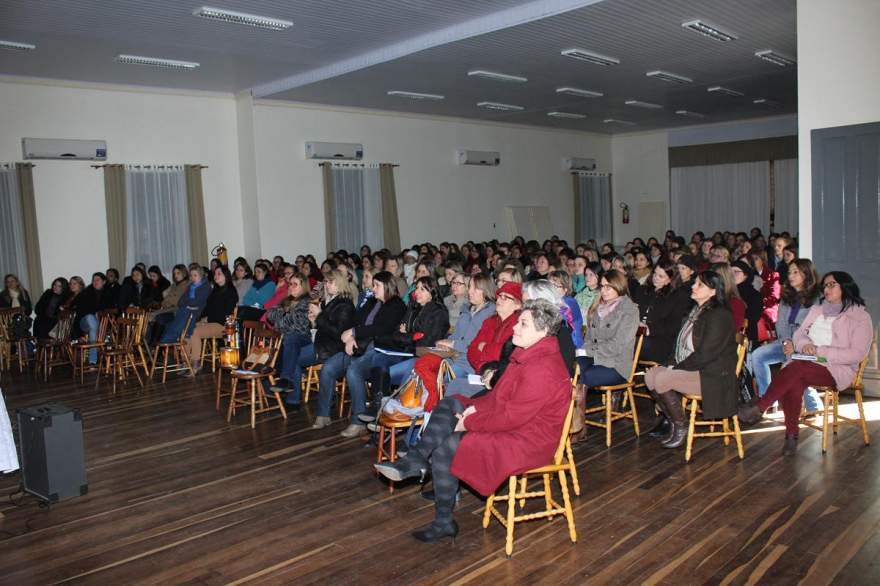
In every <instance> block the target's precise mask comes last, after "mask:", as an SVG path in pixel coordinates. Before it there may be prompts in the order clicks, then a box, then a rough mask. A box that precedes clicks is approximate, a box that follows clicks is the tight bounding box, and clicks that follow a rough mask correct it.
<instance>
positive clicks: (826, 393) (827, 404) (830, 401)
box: [801, 340, 876, 454]
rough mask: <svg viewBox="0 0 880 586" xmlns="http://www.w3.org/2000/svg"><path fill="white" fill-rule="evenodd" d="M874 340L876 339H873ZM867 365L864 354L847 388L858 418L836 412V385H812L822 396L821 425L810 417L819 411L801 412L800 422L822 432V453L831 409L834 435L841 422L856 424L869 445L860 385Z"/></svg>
mask: <svg viewBox="0 0 880 586" xmlns="http://www.w3.org/2000/svg"><path fill="white" fill-rule="evenodd" d="M875 341H876V340H875ZM867 366H868V357H867V356H865V358H864V359H862V361H861V362H859V367H858V370H856V377H855V378H854V379H853V382H852V384H851V385H850V386H849V389H850V390H851V391H852V392H853V394H854V395H855V396H856V405H858V408H859V418H858V419H850V418H849V417H844V416H843V415H840V414H839V413H838V411H837V410H838V406H839V400H840V391H839V390H838V389H837V387H836V386H834V385H831V386H820V387H814V388H815V389H816V392H817V393H819V395H821V396H822V402H823V407H822V410H821V414H822V425H821V426H820V425H818V424H816V423H814V422H812V421H810V420H811V419H812V417H813V416H814V415H818V414H819V413H820V412H819V411H812V412H807V411H803V410H802V412H801V420H802V421H801V423H803V424H804V425H806V426H807V427H811V428H813V429H817V430H819V431H821V432H822V453H823V454H824V453H825V452H827V451H828V411H829V410H830V411H831V417H832V423H831V429H832V431H833V432H834V435H837V430H838V428H839V427H840V425H841V424H843V425H858V426H859V427H861V428H862V439H863V440H864V441H865V445H866V446H869V445H871V436H870V435H868V423H867V421H866V420H865V406H864V404H863V403H862V392H863V391H864V386H863V385H862V378H863V377H864V375H865V368H866V367H867Z"/></svg>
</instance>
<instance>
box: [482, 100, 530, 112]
mask: <svg viewBox="0 0 880 586" xmlns="http://www.w3.org/2000/svg"><path fill="white" fill-rule="evenodd" d="M477 107H479V108H485V109H486V110H501V111H503V112H519V111H520V110H525V108H523V107H522V106H514V105H513V104H500V103H498V102H477Z"/></svg>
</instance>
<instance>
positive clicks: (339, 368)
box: [318, 352, 351, 417]
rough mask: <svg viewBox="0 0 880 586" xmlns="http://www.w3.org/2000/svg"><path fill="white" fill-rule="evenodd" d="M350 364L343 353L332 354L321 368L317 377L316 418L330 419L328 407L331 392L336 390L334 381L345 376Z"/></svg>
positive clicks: (349, 360) (331, 401)
mask: <svg viewBox="0 0 880 586" xmlns="http://www.w3.org/2000/svg"><path fill="white" fill-rule="evenodd" d="M350 363H351V356H349V355H348V354H346V353H345V352H339V353H337V354H334V355H333V356H331V357H330V358H328V359H327V360H326V361H324V366H323V367H322V368H321V374H320V376H319V377H318V381H319V386H318V417H330V407H331V406H332V405H333V391H334V390H335V389H336V381H337V379H339V378H341V377H342V375H344V374H345V371H346V370H347V369H348V366H349V364H350Z"/></svg>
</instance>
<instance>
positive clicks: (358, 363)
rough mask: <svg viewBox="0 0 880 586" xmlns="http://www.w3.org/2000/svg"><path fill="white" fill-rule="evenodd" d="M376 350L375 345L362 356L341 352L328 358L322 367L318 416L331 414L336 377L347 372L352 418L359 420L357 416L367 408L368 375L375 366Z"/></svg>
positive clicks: (353, 420) (346, 378)
mask: <svg viewBox="0 0 880 586" xmlns="http://www.w3.org/2000/svg"><path fill="white" fill-rule="evenodd" d="M375 354H376V351H375V350H373V346H372V345H370V347H369V348H368V349H367V351H366V352H364V353H363V354H362V355H361V356H355V357H352V356H349V355H348V354H346V353H345V352H340V353H339V354H335V355H333V356H331V357H330V358H328V359H327V361H326V362H325V363H324V367H323V368H322V369H321V376H320V387H319V391H318V416H320V417H329V416H330V404H331V402H332V401H333V389H334V388H335V386H336V379H338V378H339V377H341V376H342V375H343V374H345V380H346V381H347V382H348V394H349V396H350V397H351V420H352V422H355V421H358V418H357V416H358V415H360V414H361V413H364V412H365V411H366V410H367V383H366V381H367V377H368V376H370V369H372V368H373V357H374V356H375Z"/></svg>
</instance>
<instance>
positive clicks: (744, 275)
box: [730, 260, 764, 344]
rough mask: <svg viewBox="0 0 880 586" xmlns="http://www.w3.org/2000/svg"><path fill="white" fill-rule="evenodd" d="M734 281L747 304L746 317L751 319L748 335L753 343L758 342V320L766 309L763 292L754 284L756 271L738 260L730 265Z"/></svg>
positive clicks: (747, 330) (747, 329)
mask: <svg viewBox="0 0 880 586" xmlns="http://www.w3.org/2000/svg"><path fill="white" fill-rule="evenodd" d="M730 272H731V273H732V274H733V281H734V283H736V290H737V291H738V292H739V296H740V298H741V299H742V300H743V302H744V303H745V304H746V319H747V320H749V325H748V328H746V335H747V336H748V338H749V340H750V341H751V342H752V344H757V343H758V322H759V321H761V313H762V312H763V311H764V302H763V300H762V299H761V292H760V291H758V290H757V289H755V286H754V285H753V284H752V278H753V277H754V272H753V271H752V267H750V266H749V265H748V263H746V262H744V261H741V260H737V261H734V262H733V264H731V265H730Z"/></svg>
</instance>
